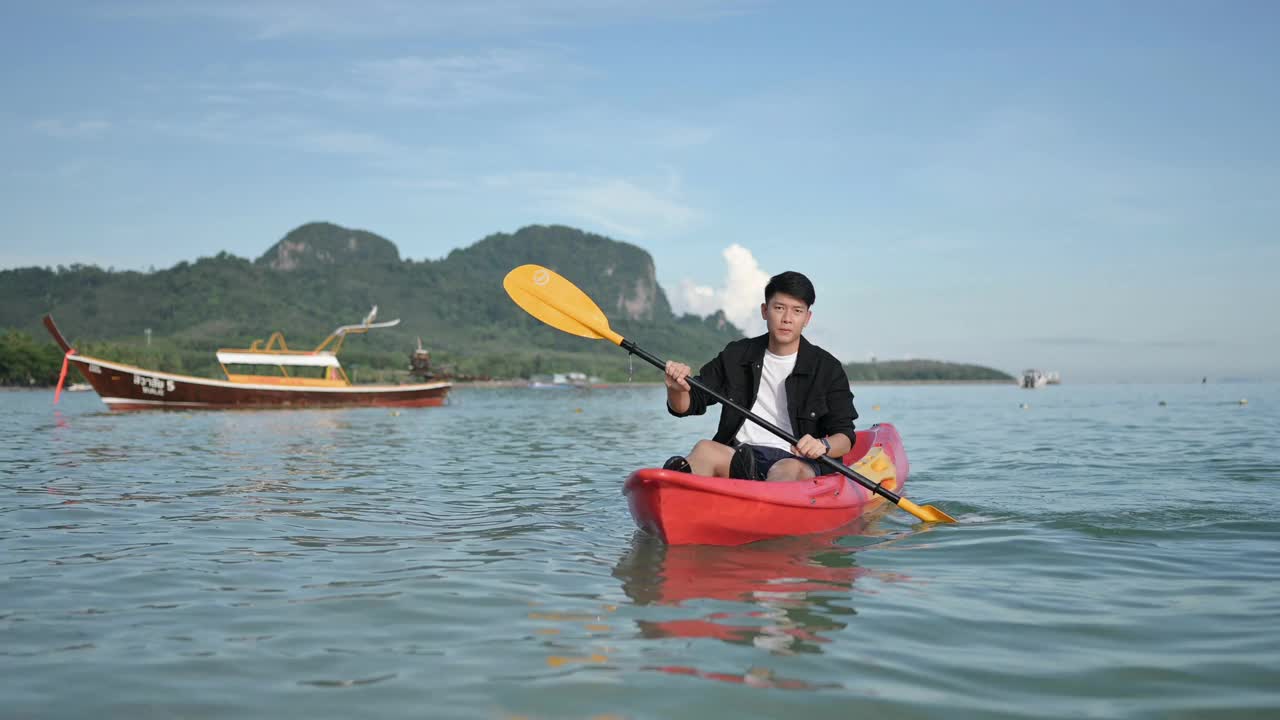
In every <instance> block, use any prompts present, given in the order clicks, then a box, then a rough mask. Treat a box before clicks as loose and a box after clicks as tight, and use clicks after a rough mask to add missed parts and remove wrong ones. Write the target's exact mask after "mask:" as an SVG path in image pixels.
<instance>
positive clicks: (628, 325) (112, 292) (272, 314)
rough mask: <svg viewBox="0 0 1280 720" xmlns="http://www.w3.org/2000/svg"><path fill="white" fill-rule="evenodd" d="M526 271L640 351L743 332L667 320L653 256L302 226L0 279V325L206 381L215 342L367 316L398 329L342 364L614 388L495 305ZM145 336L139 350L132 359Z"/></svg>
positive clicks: (615, 359)
mask: <svg viewBox="0 0 1280 720" xmlns="http://www.w3.org/2000/svg"><path fill="white" fill-rule="evenodd" d="M524 263H538V264H540V265H545V266H547V267H550V268H552V269H553V270H556V271H557V272H560V273H561V274H563V275H564V276H565V277H567V278H569V279H570V280H572V281H573V282H574V283H575V284H577V285H578V286H579V287H581V288H582V289H583V290H584V291H585V292H586V293H587V294H588V295H590V296H591V297H592V298H594V299H595V300H596V302H598V303H599V304H600V306H601V307H602V309H603V310H604V311H605V314H606V315H608V317H609V320H610V323H611V324H612V326H613V327H614V329H616V330H618V331H619V332H621V333H622V334H623V335H625V336H628V337H635V338H637V339H641V338H642V339H643V342H644V343H645V347H646V348H647V349H650V350H652V351H653V352H656V353H659V354H666V355H672V356H678V357H695V358H696V357H708V356H710V355H712V354H714V353H715V352H716V351H718V350H719V349H720V348H721V347H723V346H724V344H725V343H726V342H727V341H729V340H731V339H733V338H736V337H740V336H741V332H740V331H739V330H738V329H737V328H735V327H734V326H733V325H732V324H730V323H728V322H727V321H726V320H725V319H724V317H723V315H720V314H716V315H713V316H711V317H708V318H698V317H694V316H692V315H685V316H681V317H677V316H675V315H674V314H673V313H672V311H671V305H670V303H669V302H668V300H667V297H666V294H665V293H664V292H663V290H662V288H661V287H659V285H658V283H657V278H656V273H655V269H654V264H653V258H652V257H650V256H649V254H648V253H647V252H646V251H644V250H642V249H640V248H638V247H636V246H634V245H630V244H627V243H623V242H618V241H615V240H611V239H609V238H606V237H602V236H600V235H593V234H590V233H586V232H583V231H580V230H576V229H574V228H570V227H563V226H530V227H525V228H522V229H521V230H519V231H518V232H516V233H513V234H507V233H498V234H494V235H490V236H489V237H487V238H484V239H483V240H481V241H479V242H477V243H475V244H473V245H471V246H470V247H466V248H461V249H457V250H454V251H453V252H451V253H449V255H448V256H447V257H445V258H443V259H440V260H425V261H413V260H404V259H401V257H400V252H399V250H398V249H397V248H396V246H395V244H394V243H392V242H391V241H390V240H387V239H386V238H383V237H380V236H378V235H375V234H373V233H370V232H365V231H360V230H350V229H347V228H343V227H340V226H338V225H333V224H329V223H310V224H307V225H303V226H301V227H299V228H297V229H295V230H293V231H292V232H290V233H289V234H288V235H286V236H285V237H284V238H282V239H281V240H280V241H279V242H277V243H276V244H275V245H273V246H271V248H269V249H268V250H267V251H266V252H265V253H264V254H263V255H262V256H261V257H259V258H257V259H256V260H252V261H250V260H248V259H245V258H240V257H236V256H234V255H230V254H228V253H220V254H218V255H217V256H215V257H205V258H200V259H199V260H196V261H195V262H181V263H178V264H177V265H175V266H174V267H172V268H168V269H165V270H158V271H154V272H134V271H122V272H116V271H109V270H103V269H101V268H98V267H92V266H72V267H70V268H63V267H59V268H57V269H49V268H21V269H16V270H5V271H0V328H7V329H11V330H19V331H23V332H25V333H28V334H30V335H31V336H32V337H33V338H34V339H37V340H40V341H43V340H42V339H43V338H44V337H46V334H45V331H44V328H43V327H42V326H41V325H40V318H41V316H43V314H44V313H46V312H52V314H53V316H54V318H55V319H56V320H57V322H58V325H59V327H60V328H61V329H62V331H63V333H64V334H66V335H67V336H68V337H69V338H70V339H71V340H72V341H73V342H74V343H76V344H77V347H78V348H79V349H80V350H81V352H88V351H89V350H88V348H90V347H95V346H96V347H98V348H99V350H100V351H103V352H105V350H104V349H103V347H102V345H103V344H104V343H108V344H109V348H107V349H110V350H111V351H113V352H115V353H116V354H115V355H114V356H113V357H116V358H117V359H122V360H129V359H133V360H136V361H144V360H151V361H152V362H153V363H154V364H157V365H160V366H164V367H162V368H160V369H168V370H173V371H184V372H195V373H197V374H207V373H212V372H213V371H214V370H216V366H215V365H214V364H213V350H214V349H215V348H217V347H233V346H247V344H248V343H250V342H251V341H252V340H254V339H257V338H264V339H265V338H266V337H267V336H268V335H270V334H271V332H272V331H274V330H282V331H284V334H285V338H286V340H287V341H288V342H289V344H290V347H292V348H303V349H306V348H311V347H314V346H315V345H317V344H318V343H319V342H320V341H321V340H323V339H324V337H325V336H326V335H327V334H328V333H329V332H330V331H332V330H333V329H334V328H335V327H337V326H338V325H343V324H348V323H355V322H359V321H360V320H361V319H362V318H363V317H364V315H365V314H366V313H367V312H368V311H369V308H370V307H372V306H374V305H377V306H378V319H379V320H390V319H394V318H400V319H401V323H400V325H399V326H397V327H394V328H388V329H385V330H377V331H374V332H372V333H370V334H368V335H364V336H359V337H356V338H353V339H351V340H349V341H348V342H347V344H346V346H345V347H344V352H343V356H344V359H345V360H346V362H347V363H351V362H357V363H360V362H363V363H364V365H365V367H366V368H367V369H369V370H372V369H375V368H378V367H393V368H395V369H397V370H398V369H401V368H403V367H404V366H405V365H406V364H407V357H408V354H409V352H410V351H411V350H412V349H413V348H414V347H415V346H416V344H417V339H418V338H421V339H422V342H423V344H424V346H426V347H428V348H429V349H431V350H432V352H433V357H434V359H435V361H436V363H437V364H448V365H452V366H453V369H455V370H456V371H457V372H460V373H466V374H473V375H489V376H494V377H521V376H528V375H530V374H532V373H544V372H546V373H549V372H563V371H570V370H579V371H583V372H588V373H594V374H598V375H603V376H605V377H625V376H626V374H627V358H626V354H625V353H623V352H621V351H620V350H618V349H617V348H615V347H612V346H610V345H609V344H608V343H602V342H591V341H589V340H585V339H582V338H577V337H573V336H570V335H566V334H564V333H561V332H558V331H555V330H552V329H550V328H548V327H546V326H545V325H543V324H542V323H540V322H538V321H537V320H534V319H533V318H531V317H529V316H528V315H526V314H525V313H524V311H522V310H520V309H519V308H518V307H517V306H516V305H515V304H514V303H512V302H511V301H510V299H508V297H507V295H506V293H505V292H503V290H502V278H503V276H505V275H506V273H507V272H508V271H510V270H511V268H513V267H516V266H517V265H521V264H524ZM146 329H150V330H151V337H152V345H151V346H150V349H149V350H146V353H147V354H146V355H143V354H142V353H143V350H144V349H145V348H146V346H145V343H144V340H143V338H144V332H145V330H146ZM641 365H642V364H641ZM645 368H647V366H645ZM653 373H654V374H652V376H650V374H649V371H647V370H644V369H641V368H640V367H639V365H638V366H637V375H641V374H644V379H654V378H656V371H653ZM368 375H369V373H368V372H366V373H365V376H366V377H368Z"/></svg>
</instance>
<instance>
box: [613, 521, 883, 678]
mask: <svg viewBox="0 0 1280 720" xmlns="http://www.w3.org/2000/svg"><path fill="white" fill-rule="evenodd" d="M861 529H862V528H861V527H860V526H858V525H857V524H855V525H854V526H852V527H845V528H843V529H841V531H840V532H839V533H826V534H824V535H809V536H804V537H795V538H786V539H781V540H776V541H770V542H768V543H761V544H756V545H748V546H740V547H717V546H709V545H667V544H665V543H663V542H661V541H660V540H658V539H656V538H654V537H652V536H650V535H646V534H644V533H638V534H637V535H636V536H635V538H634V539H633V541H632V547H631V548H630V549H629V550H628V552H627V553H626V554H625V555H623V557H622V558H621V559H619V560H618V562H617V564H616V565H615V566H614V569H613V575H614V577H616V578H618V579H619V580H621V581H622V590H623V592H624V593H626V595H627V597H629V598H630V599H631V600H632V602H634V603H635V604H636V605H637V606H650V605H653V606H674V607H681V606H684V605H685V604H686V603H690V602H693V601H697V600H719V601H723V602H738V603H745V604H747V605H748V607H747V608H745V609H744V610H743V611H742V612H715V613H711V614H709V615H701V614H699V616H697V617H689V618H676V619H664V620H639V621H637V625H638V626H639V628H640V633H641V635H642V636H643V637H646V638H651V639H661V638H676V637H678V638H687V639H694V638H707V639H716V640H720V641H723V642H726V643H730V644H734V645H753V646H755V647H757V648H760V649H762V650H766V651H768V652H769V653H770V654H774V655H794V654H804V653H814V654H817V653H821V652H822V650H821V646H822V645H823V644H826V643H827V642H830V640H829V639H828V638H826V637H823V635H824V634H827V633H832V632H835V631H837V630H840V629H842V628H844V627H845V626H846V624H847V623H846V622H844V619H847V618H848V617H850V616H852V615H854V614H855V613H856V611H855V610H853V609H852V608H849V607H845V606H843V605H841V604H839V602H840V601H847V600H848V598H849V595H848V591H849V590H850V589H851V588H852V587H853V583H854V580H855V579H856V578H857V577H859V576H861V575H864V574H866V573H867V570H866V569H865V568H860V567H858V566H857V565H856V563H855V560H854V557H853V555H854V553H853V551H852V550H851V549H849V548H845V547H841V546H840V545H838V544H836V541H837V540H838V539H839V538H840V537H843V536H845V535H848V534H850V533H851V532H854V533H856V532H858V531H859V530H861ZM668 617H669V616H668Z"/></svg>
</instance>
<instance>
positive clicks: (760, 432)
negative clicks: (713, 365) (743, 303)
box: [734, 350, 799, 452]
mask: <svg viewBox="0 0 1280 720" xmlns="http://www.w3.org/2000/svg"><path fill="white" fill-rule="evenodd" d="M798 354H799V353H791V354H790V355H774V354H773V353H771V352H769V351H768V350H765V351H764V369H763V370H762V371H761V373H760V391H759V392H757V393H756V401H755V403H754V404H753V405H752V406H751V412H753V413H755V414H756V415H759V416H760V417H762V418H764V419H765V420H768V421H769V422H771V423H773V424H774V425H777V426H778V427H780V428H782V429H783V430H786V431H787V432H788V433H790V434H792V435H794V434H795V429H794V428H792V427H791V414H790V413H788V412H787V384H786V380H787V376H788V375H790V374H791V371H792V370H794V369H795V367H796V356H797V355H798ZM734 437H735V438H736V439H737V441H738V442H740V443H750V444H752V445H765V446H768V447H776V448H782V449H783V450H786V451H787V452H790V451H791V443H788V442H787V441H786V440H783V439H782V438H780V437H778V436H777V435H774V434H773V433H771V432H769V431H768V430H765V429H764V428H762V427H760V426H759V425H757V424H755V423H754V422H752V421H750V420H747V421H746V422H745V423H743V424H742V428H741V429H740V430H738V434H737V435H735V436H734Z"/></svg>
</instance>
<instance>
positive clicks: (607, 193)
mask: <svg viewBox="0 0 1280 720" xmlns="http://www.w3.org/2000/svg"><path fill="white" fill-rule="evenodd" d="M483 183H484V184H485V185H487V186H488V187H490V188H493V189H501V190H507V191H515V192H519V193H523V194H525V195H527V196H528V197H529V198H530V200H531V201H532V203H533V204H535V205H537V206H539V208H540V209H541V210H542V211H543V212H550V213H552V214H554V215H559V216H569V217H572V218H575V219H577V220H582V221H586V222H588V223H590V224H591V225H594V226H596V227H598V228H600V229H601V230H604V231H605V232H608V233H612V234H616V235H620V236H623V237H626V238H632V239H642V238H652V237H657V236H661V235H666V234H669V233H672V232H677V231H679V230H683V229H684V228H687V227H688V226H690V225H691V224H693V222H695V221H696V220H697V219H698V217H699V213H698V211H697V210H695V209H693V208H692V207H689V206H688V205H686V204H684V203H683V202H681V200H680V199H679V197H678V196H677V195H676V192H677V191H678V189H679V186H680V183H679V181H678V179H674V180H673V179H672V178H671V177H670V176H668V177H667V178H666V179H665V181H664V187H663V189H661V190H656V189H650V188H648V187H645V186H643V185H640V184H638V183H636V182H633V181H631V180H628V179H624V178H598V177H586V176H581V175H576V174H573V173H546V172H518V173H508V174H505V175H491V176H489V177H486V178H484V179H483Z"/></svg>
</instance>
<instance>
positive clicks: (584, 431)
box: [0, 384, 1280, 720]
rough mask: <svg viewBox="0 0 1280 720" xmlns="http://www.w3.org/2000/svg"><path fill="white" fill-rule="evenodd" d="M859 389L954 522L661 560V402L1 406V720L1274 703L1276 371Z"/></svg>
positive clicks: (743, 714)
mask: <svg viewBox="0 0 1280 720" xmlns="http://www.w3.org/2000/svg"><path fill="white" fill-rule="evenodd" d="M855 393H856V394H857V400H856V402H857V406H858V408H859V410H860V412H861V414H862V417H861V419H860V420H859V426H860V427H866V426H867V425H869V424H871V423H875V422H892V423H893V424H894V425H896V426H897V428H898V430H899V432H900V433H901V435H902V439H903V442H904V444H905V446H906V448H907V452H908V455H909V458H910V462H911V475H910V479H909V480H908V482H907V484H906V495H908V496H909V497H911V498H913V499H914V500H915V501H916V502H917V503H921V504H925V503H930V504H936V505H938V506H939V507H941V508H942V509H944V510H945V511H946V512H948V513H950V514H951V515H953V516H955V517H956V518H958V519H959V521H960V522H959V523H958V524H956V525H945V526H944V525H933V526H925V525H921V524H920V523H918V522H917V521H916V520H915V519H914V518H912V517H911V516H910V515H908V514H906V513H904V512H902V511H898V510H892V511H890V512H888V513H886V514H883V515H882V516H880V517H878V518H876V519H874V520H871V521H870V522H861V523H855V524H854V525H851V526H849V527H848V528H847V529H846V530H845V531H843V532H841V533H838V534H836V535H835V536H830V537H820V538H796V539H790V540H784V541H771V542H765V543H757V544H753V545H748V546H743V547H739V548H711V547H666V546H664V545H662V544H661V543H658V542H655V541H654V540H653V539H652V538H649V537H647V536H645V535H643V534H641V533H639V532H637V531H636V530H635V526H634V524H633V522H632V520H631V518H630V516H629V515H628V512H627V508H626V503H625V499H624V498H623V496H622V495H621V494H620V489H621V487H622V482H623V480H624V479H625V478H626V476H627V475H628V473H630V472H631V471H632V470H634V469H636V468H639V467H646V466H656V465H658V464H660V463H661V462H662V461H663V460H664V459H666V458H667V457H668V456H669V455H672V454H675V453H677V452H684V451H687V449H688V448H689V447H690V446H691V445H692V444H693V443H694V442H695V441H696V440H697V439H698V438H700V437H706V436H709V435H710V434H712V432H713V431H714V428H715V413H714V412H713V413H711V414H709V415H707V416H704V417H701V418H690V419H676V418H673V417H670V416H669V415H667V413H666V411H665V409H664V405H663V391H662V389H661V387H654V386H630V387H626V386H624V387H619V388H603V389H593V390H569V391H538V390H529V389H490V388H459V389H456V390H455V391H454V393H453V395H452V398H451V402H450V404H449V405H447V406H446V407H442V408H430V409H416V410H389V409H349V410H295V411H261V412H252V411H241V412H144V413H133V414H129V413H125V414H119V413H116V414H113V413H110V412H108V411H107V410H106V409H105V406H103V405H102V403H101V402H100V401H99V400H98V398H97V397H96V396H95V395H93V394H92V393H74V394H64V396H63V399H62V402H61V403H60V405H59V406H57V407H56V408H55V407H53V406H52V404H51V401H52V392H51V391H22V392H4V393H0V717H4V718H27V717H31V718H46V717H48V718H62V717H66V718H83V717H94V718H147V717H157V718H160V717H163V718H169V717H184V718H221V717H263V718H282V717H305V718H352V717H370V718H372V717H378V718H516V717H520V718H598V717H613V718H733V719H734V720H739V719H741V718H749V717H779V718H781V717H799V718H806V720H810V719H814V718H853V717H867V718H920V717H938V718H944V717H945V718H956V717H973V718H990V717H1046V718H1049V717H1095V718H1177V717H1186V718H1192V717H1195V718H1203V717H1265V716H1271V717H1277V716H1280V520H1277V516H1278V515H1280V502H1277V491H1278V490H1280V386H1278V385H1274V384H1268V385H1244V384H1237V385H1228V384H1221V385H1217V384H1206V385H1200V384H1196V385H1182V386H1178V385H1168V386H1162V385H1084V386H1073V385H1062V386H1054V387H1050V388H1047V389H1043V390H1035V391H1029V390H1019V389H1017V388H1015V387H1012V386H891V385H874V386H864V387H855ZM1242 401H1247V402H1242Z"/></svg>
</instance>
